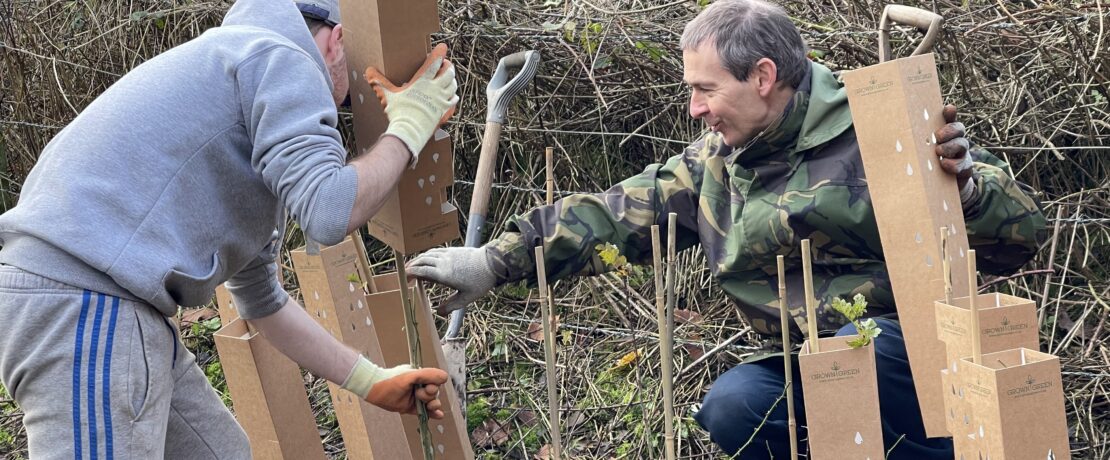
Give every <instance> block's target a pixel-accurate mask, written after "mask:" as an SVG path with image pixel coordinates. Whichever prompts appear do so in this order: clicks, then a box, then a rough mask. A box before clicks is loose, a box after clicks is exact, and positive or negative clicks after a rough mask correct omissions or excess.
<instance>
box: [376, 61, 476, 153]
mask: <svg viewBox="0 0 1110 460" xmlns="http://www.w3.org/2000/svg"><path fill="white" fill-rule="evenodd" d="M446 57H447V45H445V44H442V43H441V44H439V45H438V46H436V47H435V48H434V49H433V50H432V52H431V53H429V54H428V58H427V59H425V60H424V65H423V66H421V67H420V69H419V70H417V71H416V74H414V75H413V77H412V79H411V80H409V81H408V83H405V84H404V85H402V86H401V87H397V86H395V85H394V84H393V83H392V82H390V81H389V79H387V78H386V77H385V76H384V75H382V74H381V73H380V72H378V70H377V69H375V68H373V67H371V68H368V69H366V81H368V82H370V86H371V87H373V88H374V92H375V93H377V94H378V99H379V100H380V101H381V103H382V107H383V108H385V114H386V116H387V117H388V118H389V127H388V128H386V130H385V134H387V135H390V136H393V137H396V138H397V139H400V140H401V142H403V143H404V144H405V146H406V147H408V149H409V152H411V153H412V164H413V165H415V164H416V161H417V160H418V159H419V156H420V151H421V150H423V149H424V144H427V143H428V139H430V138H431V137H432V134H434V133H435V130H436V128H438V127H439V125H441V124H443V123H444V122H446V121H447V119H448V118H451V115H453V114H454V113H455V105H456V104H458V102H459V95H458V94H457V90H458V86H459V85H458V82H456V81H455V65H454V64H452V63H451V61H448V60H447V59H446Z"/></svg>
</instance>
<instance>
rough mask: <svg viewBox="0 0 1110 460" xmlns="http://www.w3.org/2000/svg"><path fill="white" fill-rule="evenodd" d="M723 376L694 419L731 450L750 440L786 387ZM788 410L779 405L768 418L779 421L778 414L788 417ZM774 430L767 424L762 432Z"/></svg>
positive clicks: (722, 445)
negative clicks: (774, 386)
mask: <svg viewBox="0 0 1110 460" xmlns="http://www.w3.org/2000/svg"><path fill="white" fill-rule="evenodd" d="M722 377H723V378H722V379H720V380H718V381H717V382H715V383H714V384H713V388H711V389H710V390H709V393H708V394H707V395H706V396H705V400H704V401H702V406H701V410H699V411H698V413H697V414H696V415H695V416H694V418H695V420H697V422H698V424H700V425H701V426H702V428H705V430H706V431H709V434H710V436H711V437H712V439H713V441H714V442H716V443H718V444H720V445H721V447H722V448H723V449H725V450H726V451H730V452H731V451H733V450H735V449H737V448H739V447H740V445H741V444H743V443H744V442H745V441H747V439H748V438H749V437H751V435H752V433H753V431H754V430H755V429H756V427H759V426H760V425H761V424H764V418H765V417H767V411H768V410H770V409H771V407H772V406H774V404H775V401H776V400H778V398H779V396H780V394H781V393H782V389H781V388H773V387H768V386H766V385H758V384H752V383H751V382H745V380H746V379H743V378H731V379H726V378H724V377H725V376H722ZM738 377H739V376H738ZM782 405H785V403H783V404H782ZM785 413H786V411H785V407H784V408H782V410H779V408H778V407H776V408H775V412H774V413H772V415H771V417H770V418H769V420H768V421H769V422H770V421H772V420H775V419H776V417H775V416H776V415H782V416H783V417H782V418H783V420H785ZM784 423H785V422H784ZM771 430H773V428H772V427H771V426H769V425H766V424H765V425H764V426H763V428H762V429H761V430H760V432H761V433H764V434H770V433H767V432H768V431H771ZM757 437H759V435H757Z"/></svg>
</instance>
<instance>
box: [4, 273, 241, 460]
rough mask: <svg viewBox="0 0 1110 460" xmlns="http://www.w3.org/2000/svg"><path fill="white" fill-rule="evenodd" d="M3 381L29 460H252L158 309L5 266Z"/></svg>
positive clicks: (233, 424) (235, 427)
mask: <svg viewBox="0 0 1110 460" xmlns="http://www.w3.org/2000/svg"><path fill="white" fill-rule="evenodd" d="M0 381H2V382H3V384H4V386H5V387H7V389H8V392H9V393H10V394H11V395H12V396H13V397H14V398H15V401H16V403H17V404H18V405H19V407H20V408H21V409H23V411H24V414H25V415H24V416H23V424H24V426H25V427H26V429H27V438H28V442H29V449H30V452H29V453H30V455H31V458H33V459H62V458H66V459H72V458H77V459H115V458H119V459H160V458H169V459H224V458H228V459H249V458H250V446H249V444H248V442H247V437H246V434H244V433H243V430H242V428H240V427H239V424H238V423H236V421H235V418H234V417H232V415H231V413H230V412H228V410H227V408H226V407H224V405H223V403H222V402H221V401H220V397H219V395H218V394H217V393H216V391H215V390H214V389H213V388H212V386H211V385H209V383H208V380H207V379H206V378H205V376H204V372H202V371H201V370H200V368H199V367H198V366H197V364H196V359H195V357H194V356H193V354H192V353H191V352H189V350H186V349H185V347H184V346H182V344H181V340H180V339H179V338H178V336H177V331H176V330H175V329H174V328H173V327H172V326H171V323H170V322H169V321H168V320H167V319H166V317H164V316H162V315H161V314H160V313H158V312H157V311H156V310H155V309H154V308H153V307H151V306H149V305H147V304H145V303H141V302H137V301H133V300H128V299H121V298H119V297H113V296H109V295H104V294H99V293H96V292H92V291H88V290H84V289H81V288H76V287H73V286H68V285H65V284H62V283H58V282H56V281H53V280H50V279H47V278H43V277H41V276H38V275H34V274H31V273H27V272H25V271H22V270H20V269H18V268H15V267H11V266H7V265H0Z"/></svg>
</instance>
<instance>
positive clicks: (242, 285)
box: [226, 236, 289, 319]
mask: <svg viewBox="0 0 1110 460" xmlns="http://www.w3.org/2000/svg"><path fill="white" fill-rule="evenodd" d="M275 238H276V239H275V240H273V241H271V242H270V245H268V246H266V248H265V249H263V250H262V251H261V252H259V253H258V255H257V256H255V258H254V259H252V260H251V262H250V263H249V264H247V266H246V267H243V269H241V270H239V272H238V273H236V274H234V275H232V276H231V278H230V279H228V280H227V283H226V285H227V290H228V292H230V293H231V298H232V300H233V301H234V302H235V305H236V306H237V307H238V308H239V316H240V317H242V318H243V319H255V318H261V317H264V316H269V315H271V314H273V313H275V312H277V311H278V310H279V309H281V307H282V306H284V305H285V304H286V302H288V301H289V293H287V292H286V291H285V288H284V287H282V285H281V282H280V281H278V272H277V271H278V265H277V261H276V260H277V251H276V249H277V245H279V244H281V239H280V238H278V237H276V236H275Z"/></svg>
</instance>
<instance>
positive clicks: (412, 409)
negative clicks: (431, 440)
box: [342, 356, 447, 419]
mask: <svg viewBox="0 0 1110 460" xmlns="http://www.w3.org/2000/svg"><path fill="white" fill-rule="evenodd" d="M446 383H447V372H444V371H443V370H442V369H435V368H424V369H413V368H412V366H409V365H408V364H402V365H400V366H397V367H390V368H382V367H380V366H378V365H377V364H374V363H372V362H370V360H369V359H366V357H365V356H359V357H358V361H356V362H355V366H354V367H353V368H351V373H350V374H348V375H347V379H346V380H344V381H343V385H342V387H343V389H345V390H347V391H350V392H352V393H354V394H356V395H358V396H359V397H360V398H362V399H364V400H366V401H367V402H369V403H370V404H373V405H375V406H378V407H380V408H382V409H385V410H388V411H392V412H400V413H402V414H415V413H416V403H417V400H420V401H421V402H423V403H424V404H425V405H426V407H427V409H428V416H429V417H431V418H435V419H442V418H443V410H442V407H443V405H442V403H440V402H439V399H438V398H439V387H440V386H442V385H444V384H446Z"/></svg>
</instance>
